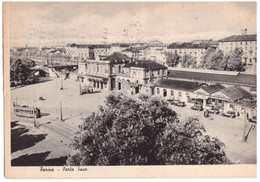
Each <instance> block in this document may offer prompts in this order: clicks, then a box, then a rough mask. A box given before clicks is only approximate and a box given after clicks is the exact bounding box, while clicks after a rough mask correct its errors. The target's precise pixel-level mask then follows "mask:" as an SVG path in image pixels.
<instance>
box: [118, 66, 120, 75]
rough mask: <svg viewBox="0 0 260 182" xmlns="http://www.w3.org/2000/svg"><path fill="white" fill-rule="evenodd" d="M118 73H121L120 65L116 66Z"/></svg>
mask: <svg viewBox="0 0 260 182" xmlns="http://www.w3.org/2000/svg"><path fill="white" fill-rule="evenodd" d="M118 73H121V65H119V66H118Z"/></svg>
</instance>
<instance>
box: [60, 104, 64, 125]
mask: <svg viewBox="0 0 260 182" xmlns="http://www.w3.org/2000/svg"><path fill="white" fill-rule="evenodd" d="M60 121H64V119H63V117H62V102H61V101H60Z"/></svg>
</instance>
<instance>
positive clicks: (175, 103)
mask: <svg viewBox="0 0 260 182" xmlns="http://www.w3.org/2000/svg"><path fill="white" fill-rule="evenodd" d="M171 104H172V105H175V106H179V107H184V106H185V102H182V101H179V100H173V101H172V103H171Z"/></svg>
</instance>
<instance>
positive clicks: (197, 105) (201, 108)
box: [191, 102, 203, 111]
mask: <svg viewBox="0 0 260 182" xmlns="http://www.w3.org/2000/svg"><path fill="white" fill-rule="evenodd" d="M191 109H192V110H197V111H202V110H203V107H202V104H201V103H198V102H195V103H194V105H193V106H191Z"/></svg>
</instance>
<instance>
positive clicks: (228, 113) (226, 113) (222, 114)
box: [221, 111, 236, 118]
mask: <svg viewBox="0 0 260 182" xmlns="http://www.w3.org/2000/svg"><path fill="white" fill-rule="evenodd" d="M221 116H225V117H230V118H235V117H236V113H235V112H234V111H227V112H222V113H221Z"/></svg>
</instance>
